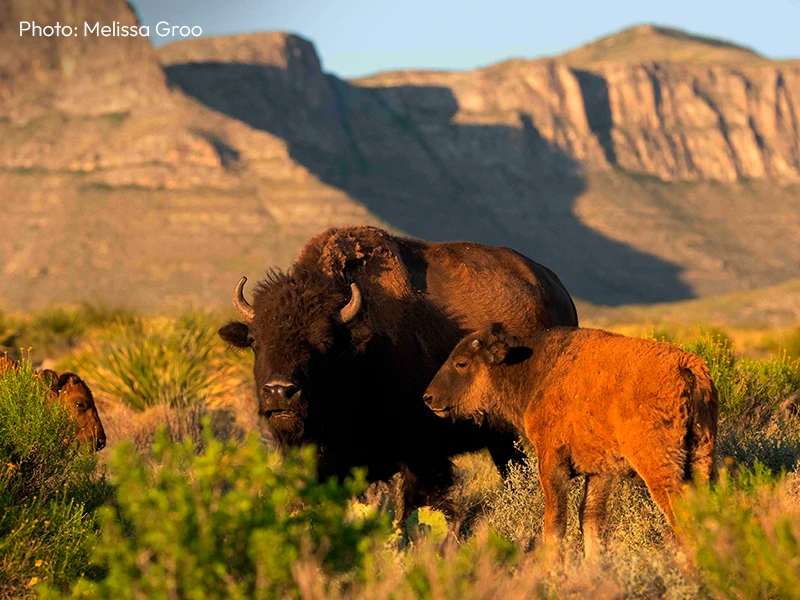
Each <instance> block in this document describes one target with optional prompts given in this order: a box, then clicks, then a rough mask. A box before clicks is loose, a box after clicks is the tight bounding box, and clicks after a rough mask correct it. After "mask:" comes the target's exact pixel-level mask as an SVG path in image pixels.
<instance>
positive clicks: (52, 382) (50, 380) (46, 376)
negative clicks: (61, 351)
mask: <svg viewBox="0 0 800 600" xmlns="http://www.w3.org/2000/svg"><path fill="white" fill-rule="evenodd" d="M39 377H41V378H42V381H44V382H45V383H46V384H47V385H48V386H49V387H50V389H51V390H54V391H55V390H58V373H56V372H55V371H53V370H51V369H45V370H44V371H42V372H41V373H39Z"/></svg>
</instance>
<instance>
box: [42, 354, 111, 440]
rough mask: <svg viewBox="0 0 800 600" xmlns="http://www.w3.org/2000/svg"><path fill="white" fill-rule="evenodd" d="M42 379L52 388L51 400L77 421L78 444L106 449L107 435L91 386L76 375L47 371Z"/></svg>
mask: <svg viewBox="0 0 800 600" xmlns="http://www.w3.org/2000/svg"><path fill="white" fill-rule="evenodd" d="M41 377H42V379H43V380H44V381H46V382H47V384H48V385H49V386H50V398H51V399H52V400H55V401H57V402H59V403H60V404H61V405H62V406H63V407H64V408H66V409H67V410H69V413H70V415H71V416H72V419H73V420H74V421H75V423H76V425H77V434H76V436H75V440H76V441H77V442H78V443H90V444H92V446H93V447H94V448H95V450H102V449H103V448H105V446H106V433H105V430H104V429H103V423H102V422H101V421H100V416H99V415H98V414H97V407H96V406H95V404H94V398H93V397H92V392H91V390H90V389H89V386H87V385H86V384H85V383H84V382H83V380H82V379H81V378H80V377H78V376H77V375H75V373H69V372H66V373H60V374H59V373H56V372H55V371H51V370H50V369H45V370H44V371H42V372H41Z"/></svg>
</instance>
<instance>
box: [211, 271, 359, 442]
mask: <svg viewBox="0 0 800 600" xmlns="http://www.w3.org/2000/svg"><path fill="white" fill-rule="evenodd" d="M246 281H247V279H246V278H245V277H242V279H241V280H240V281H239V283H238V284H237V286H236V288H235V290H234V294H233V304H234V306H235V307H236V309H237V311H238V312H239V314H240V315H241V317H242V321H235V322H232V323H228V324H227V325H225V326H224V327H222V328H221V329H220V330H219V335H220V337H221V338H222V339H223V340H225V341H226V342H228V343H229V344H231V345H232V346H236V347H238V348H248V347H249V348H252V350H253V353H254V355H255V362H254V375H255V383H256V392H257V395H258V403H259V414H260V415H262V416H263V417H265V418H266V419H267V420H268V423H269V425H270V428H271V429H272V432H273V434H275V436H276V438H277V441H278V442H279V443H283V444H297V443H300V442H301V441H304V440H309V439H312V440H313V438H314V433H313V431H310V427H311V426H313V424H314V423H319V422H321V420H322V419H321V418H317V417H321V415H322V414H324V413H326V412H331V411H336V410H345V409H344V408H343V407H339V408H338V409H337V406H336V402H335V400H334V399H335V397H336V396H337V394H340V393H341V390H342V389H346V383H345V381H344V378H345V373H344V371H345V370H346V367H345V365H344V363H345V362H346V361H347V359H348V358H351V357H352V356H353V353H354V352H358V351H359V349H360V348H362V349H363V346H364V344H366V341H367V340H368V338H369V331H368V328H367V327H366V323H365V319H364V318H362V317H363V315H361V312H362V311H361V304H362V302H361V292H360V290H359V288H358V286H357V285H356V284H355V283H351V284H349V285H348V284H346V283H344V282H340V283H336V282H334V281H332V280H331V279H330V278H327V277H325V276H324V275H322V274H320V273H316V272H307V271H300V272H295V273H293V274H291V275H289V274H282V273H275V272H273V273H271V274H269V275H268V276H267V278H266V279H265V280H264V281H262V282H260V283H259V284H258V286H257V287H256V290H255V292H254V295H253V298H254V299H253V304H252V305H251V304H249V303H248V302H247V300H245V298H244V294H243V291H244V284H245V282H246ZM333 390H336V392H333ZM323 398H324V399H325V400H323ZM312 399H313V400H314V401H313V402H312Z"/></svg>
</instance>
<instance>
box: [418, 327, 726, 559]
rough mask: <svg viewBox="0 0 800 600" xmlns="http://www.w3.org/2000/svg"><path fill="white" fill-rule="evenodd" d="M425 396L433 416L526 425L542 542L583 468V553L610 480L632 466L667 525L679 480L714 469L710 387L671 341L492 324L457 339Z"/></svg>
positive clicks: (550, 535)
mask: <svg viewBox="0 0 800 600" xmlns="http://www.w3.org/2000/svg"><path fill="white" fill-rule="evenodd" d="M425 401H426V403H427V404H428V406H429V407H430V408H431V409H432V410H434V411H435V412H436V413H437V414H439V416H447V415H449V414H452V415H453V416H454V417H468V418H482V417H483V416H486V417H488V418H497V419H501V420H503V421H506V422H509V423H511V424H513V425H514V426H515V427H516V428H517V429H518V430H519V431H522V432H524V433H525V435H526V436H527V437H528V439H529V440H530V441H531V443H532V444H533V445H534V447H535V448H536V452H537V455H538V457H539V477H540V479H541V484H542V490H543V492H544V497H545V527H544V532H545V539H546V540H548V541H555V540H559V541H560V540H561V539H562V538H563V536H564V533H565V528H566V522H567V521H566V518H567V517H566V506H567V487H568V481H569V479H570V478H571V477H572V476H574V475H576V474H580V475H585V476H586V489H585V497H584V500H583V504H582V506H581V515H580V520H581V527H582V530H583V533H584V540H585V549H586V553H587V554H589V555H592V554H595V553H596V551H597V549H598V544H599V541H600V537H601V534H602V530H603V527H604V524H605V516H606V514H605V513H606V500H607V498H608V495H609V492H610V491H611V488H612V485H613V483H614V481H615V480H616V479H618V478H620V477H623V476H625V475H627V474H629V473H630V471H631V470H633V471H635V472H636V473H638V475H640V476H641V477H642V479H644V481H645V483H646V484H647V487H648V489H649V490H650V493H651V494H652V496H653V499H654V500H655V501H656V503H657V504H658V506H659V507H660V508H661V509H662V510H663V512H664V514H665V515H666V517H667V519H668V520H669V522H670V524H672V525H674V522H675V518H674V513H673V509H672V503H673V500H674V498H675V497H676V496H677V495H678V494H679V493H680V492H681V490H682V489H683V485H684V483H685V482H687V481H689V480H690V479H691V477H692V476H695V477H697V478H698V479H700V480H708V479H709V478H710V477H711V476H712V474H713V457H714V448H715V442H716V435H717V418H718V407H717V391H716V388H715V387H714V383H713V381H712V380H711V377H710V376H709V372H708V368H707V367H706V365H705V363H703V361H702V360H701V359H700V358H698V357H697V356H695V355H693V354H689V353H687V352H683V351H682V350H680V349H678V348H676V347H674V346H671V345H669V344H664V343H658V342H653V341H649V340H641V339H635V338H628V337H624V336H621V335H616V334H612V333H608V332H605V331H599V330H595V329H578V328H572V327H557V328H554V329H551V330H549V331H545V332H541V333H539V334H537V335H535V336H533V337H529V338H523V339H520V338H512V337H509V336H507V335H506V334H504V333H503V332H502V330H501V329H500V328H495V329H494V330H492V331H484V332H482V333H477V334H472V335H469V336H467V337H466V338H464V339H463V340H462V341H461V342H460V343H459V344H458V346H457V347H456V348H455V350H453V353H452V354H451V356H450V358H449V359H448V360H447V361H446V362H445V364H444V365H443V366H442V368H441V369H440V371H439V373H438V374H437V375H436V377H435V378H434V379H433V381H432V382H431V384H430V386H429V387H428V390H427V392H426V396H425Z"/></svg>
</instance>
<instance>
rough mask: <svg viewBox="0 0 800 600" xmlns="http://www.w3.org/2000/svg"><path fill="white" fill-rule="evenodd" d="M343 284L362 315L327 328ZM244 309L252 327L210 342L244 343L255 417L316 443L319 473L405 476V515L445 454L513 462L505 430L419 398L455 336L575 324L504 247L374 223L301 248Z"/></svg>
mask: <svg viewBox="0 0 800 600" xmlns="http://www.w3.org/2000/svg"><path fill="white" fill-rule="evenodd" d="M351 283H356V284H357V285H358V287H359V289H360V292H361V295H362V298H363V301H362V306H361V309H360V310H359V312H358V313H357V314H356V316H355V318H354V319H353V320H352V321H350V322H347V323H346V324H337V321H336V318H335V316H336V315H337V314H338V313H339V311H340V310H341V309H342V307H344V306H345V305H346V304H347V303H348V302H349V301H350V297H351V292H350V284H351ZM252 306H253V308H254V310H255V317H254V319H253V321H252V322H249V323H243V322H234V323H229V324H228V325H226V326H224V327H223V328H222V329H220V336H221V337H222V338H223V339H224V340H225V341H227V342H228V343H230V344H232V345H234V346H237V347H240V348H244V347H252V349H253V351H254V353H255V365H254V373H255V381H256V388H257V393H258V396H259V403H260V409H259V410H260V413H261V414H262V415H263V416H264V417H266V418H267V419H268V422H269V426H270V429H271V430H272V432H273V434H274V436H275V439H276V440H277V441H278V443H279V444H281V445H297V444H301V443H307V442H311V443H314V444H316V445H317V447H318V449H319V470H320V476H321V477H327V476H330V475H336V476H339V477H344V476H346V475H347V474H349V473H350V471H351V469H352V468H353V467H356V466H366V467H367V469H368V476H369V479H370V480H372V481H375V480H385V479H388V478H389V477H391V476H392V475H393V474H395V473H397V472H398V471H401V472H402V473H403V474H404V483H405V486H404V487H405V490H404V492H405V493H404V498H405V502H406V511H408V510H411V508H413V507H414V506H417V505H420V504H423V503H436V502H437V501H439V500H440V499H441V497H442V495H443V493H444V492H445V491H446V489H447V488H448V487H449V486H450V485H451V483H452V474H451V463H450V457H451V456H452V455H453V454H456V453H459V452H464V451H470V450H476V449H479V448H484V447H488V448H489V451H490V452H491V454H492V457H493V459H494V460H495V463H496V464H497V465H498V467H499V468H500V469H501V471H504V470H505V468H506V466H507V463H508V462H509V461H510V460H518V459H519V458H520V455H519V453H518V451H517V450H516V449H515V447H514V442H515V440H516V435H515V434H514V433H512V432H511V431H510V430H509V429H508V428H506V427H489V426H476V425H474V424H472V423H460V424H453V423H448V422H443V421H441V420H439V419H436V418H435V417H433V415H432V414H431V413H430V411H428V410H427V409H426V408H425V405H424V403H423V402H422V393H423V391H424V389H425V386H426V385H427V383H428V382H429V381H430V379H431V378H432V377H433V375H434V374H435V373H436V371H437V369H438V368H439V366H440V365H441V364H442V362H443V361H444V360H445V358H446V357H447V355H448V354H449V352H450V350H452V348H453V347H454V346H455V344H456V343H457V342H458V340H459V339H460V338H461V337H462V335H463V334H464V333H466V332H468V331H471V330H474V329H478V328H480V327H483V326H485V325H487V324H488V323H491V322H493V321H496V320H499V321H503V322H504V323H506V324H507V325H508V326H509V327H514V328H516V329H515V330H519V331H521V332H529V331H534V330H536V329H538V328H543V327H549V326H553V325H558V324H570V325H574V324H577V315H576V313H575V307H574V304H573V303H572V300H571V298H570V296H569V294H568V293H567V291H566V290H565V289H564V287H563V285H562V284H561V282H560V281H559V280H558V278H557V277H556V276H555V275H553V274H552V272H551V271H549V270H547V269H545V268H544V267H542V266H541V265H538V264H537V263H534V262H533V261H531V260H529V259H527V258H525V257H524V256H522V255H520V254H518V253H516V252H514V251H512V250H509V249H504V248H492V247H488V246H482V245H480V244H467V243H439V244H437V243H424V242H419V241H416V240H410V239H405V238H399V237H395V236H392V235H390V234H388V233H386V232H385V231H381V230H380V229H375V228H372V227H354V228H345V229H334V230H330V231H327V232H325V233H323V234H322V235H320V236H318V237H316V238H314V239H312V240H310V241H309V242H308V244H307V245H306V247H305V249H304V250H303V252H302V253H301V255H300V257H299V258H298V259H297V261H296V262H295V264H294V266H293V267H292V268H291V269H290V270H289V272H288V273H285V274H284V273H278V272H272V273H270V274H268V275H267V277H266V278H265V279H264V280H263V281H262V282H260V283H259V284H258V286H257V287H256V288H255V292H254V300H253V302H252ZM265 386H266V387H265ZM276 386H277V387H276ZM276 389H277V390H278V392H277V393H276V391H275V390H276Z"/></svg>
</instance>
